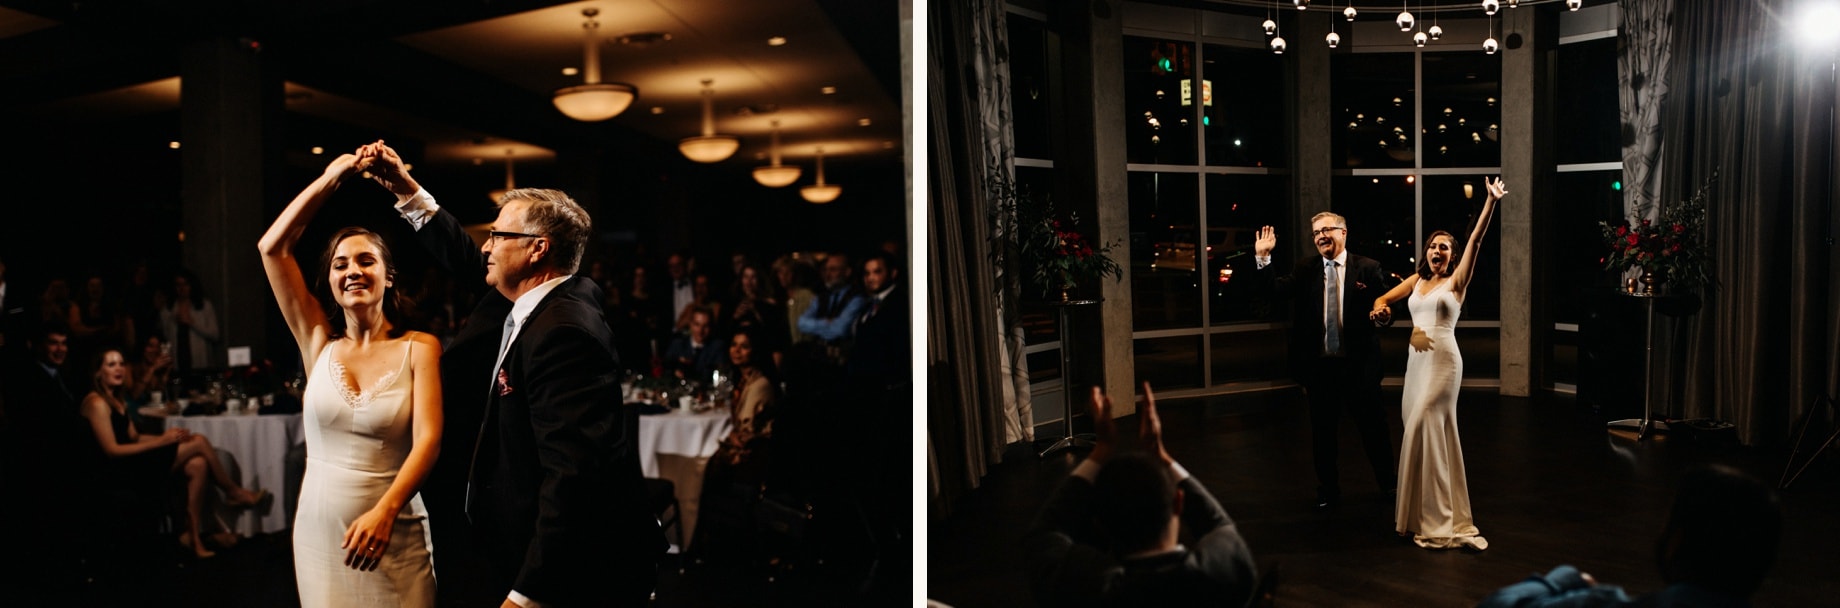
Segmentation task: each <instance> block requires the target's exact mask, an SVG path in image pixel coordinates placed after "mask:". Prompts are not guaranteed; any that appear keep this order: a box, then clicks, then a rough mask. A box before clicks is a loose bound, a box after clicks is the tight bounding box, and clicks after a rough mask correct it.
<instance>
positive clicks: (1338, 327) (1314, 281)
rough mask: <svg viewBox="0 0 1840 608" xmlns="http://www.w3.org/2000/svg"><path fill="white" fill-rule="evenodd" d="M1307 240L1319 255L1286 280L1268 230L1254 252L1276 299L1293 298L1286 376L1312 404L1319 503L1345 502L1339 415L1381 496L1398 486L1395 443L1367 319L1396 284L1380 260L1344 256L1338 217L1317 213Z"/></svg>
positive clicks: (1344, 223) (1376, 343)
mask: <svg viewBox="0 0 1840 608" xmlns="http://www.w3.org/2000/svg"><path fill="white" fill-rule="evenodd" d="M1310 235H1311V237H1313V239H1314V244H1315V245H1316V253H1317V254H1318V255H1313V256H1308V257H1306V258H1304V259H1302V260H1298V261H1297V264H1296V265H1295V266H1293V267H1292V268H1291V272H1290V273H1289V274H1287V275H1284V276H1277V277H1273V276H1271V275H1272V274H1274V271H1273V270H1272V267H1271V252H1272V249H1275V248H1276V247H1277V245H1278V235H1277V232H1276V231H1275V230H1273V229H1272V227H1271V226H1265V227H1263V228H1260V229H1259V231H1258V235H1257V239H1256V240H1255V241H1254V243H1253V254H1254V255H1255V256H1256V260H1257V262H1258V267H1259V272H1260V273H1261V274H1263V275H1265V276H1266V277H1267V279H1268V280H1270V281H1271V282H1272V283H1273V284H1274V285H1275V287H1276V293H1277V295H1278V297H1279V298H1280V299H1283V298H1288V299H1290V301H1291V335H1290V363H1291V375H1292V376H1293V377H1294V378H1295V379H1296V380H1297V383H1298V384H1301V385H1303V390H1304V393H1305V395H1306V396H1307V397H1308V398H1309V401H1310V427H1311V443H1312V449H1313V451H1314V452H1315V460H1316V481H1317V487H1316V506H1317V507H1319V508H1328V507H1333V506H1335V505H1336V504H1338V503H1339V502H1340V501H1341V497H1342V490H1341V484H1340V483H1339V475H1338V473H1337V467H1336V458H1337V453H1338V451H1339V450H1338V449H1337V447H1338V446H1337V439H1338V437H1337V436H1338V434H1339V433H1338V431H1339V430H1340V423H1341V415H1342V413H1343V412H1347V414H1348V416H1349V417H1350V418H1353V419H1354V424H1355V429H1356V430H1358V431H1360V434H1361V443H1362V445H1363V447H1365V448H1366V451H1367V461H1368V464H1370V465H1372V466H1373V469H1374V480H1375V481H1376V482H1378V483H1379V485H1380V488H1381V491H1383V492H1387V493H1391V492H1393V491H1394V485H1395V484H1396V483H1397V478H1398V463H1397V462H1395V461H1394V459H1393V442H1392V439H1390V438H1389V437H1388V436H1387V430H1386V422H1385V421H1384V419H1382V418H1381V417H1380V416H1381V409H1380V408H1381V406H1380V376H1381V367H1380V336H1379V333H1378V332H1376V331H1375V329H1374V323H1373V321H1370V320H1368V318H1367V313H1368V311H1369V310H1371V309H1372V308H1373V301H1374V300H1375V299H1376V298H1379V297H1380V296H1381V295H1382V294H1385V293H1386V291H1387V290H1388V289H1391V288H1392V287H1393V285H1394V284H1395V283H1396V282H1397V281H1395V280H1393V278H1392V277H1390V276H1388V275H1387V274H1386V272H1385V271H1383V270H1381V268H1380V263H1379V262H1376V261H1374V260H1372V259H1370V258H1366V257H1362V256H1358V255H1355V254H1352V253H1349V252H1348V220H1346V219H1344V218H1343V217H1342V216H1340V215H1336V214H1334V213H1330V212H1327V211H1324V212H1322V213H1318V214H1316V216H1315V217H1313V218H1311V219H1310Z"/></svg>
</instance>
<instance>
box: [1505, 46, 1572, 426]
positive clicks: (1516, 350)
mask: <svg viewBox="0 0 1840 608" xmlns="http://www.w3.org/2000/svg"><path fill="white" fill-rule="evenodd" d="M1502 14H1504V15H1505V16H1504V17H1502V28H1501V32H1502V38H1501V40H1502V45H1501V47H1502V60H1501V98H1502V104H1501V142H1502V145H1501V179H1502V181H1504V182H1506V183H1507V185H1508V192H1509V194H1508V198H1507V200H1505V201H1504V202H1503V203H1502V204H1501V205H1499V206H1498V207H1496V212H1495V215H1496V218H1497V220H1496V221H1497V225H1498V226H1499V228H1498V229H1497V233H1498V234H1500V235H1501V236H1500V237H1499V238H1500V239H1501V279H1502V280H1501V394H1503V395H1508V396H1515V397H1526V396H1530V395H1532V393H1533V391H1534V390H1536V389H1537V388H1539V387H1540V386H1541V385H1542V384H1544V382H1545V375H1546V374H1545V368H1546V362H1547V359H1548V351H1549V344H1550V342H1551V339H1550V336H1551V334H1552V331H1553V328H1552V316H1551V313H1550V311H1549V307H1548V306H1547V305H1546V298H1545V297H1544V295H1543V294H1546V293H1549V291H1548V290H1547V289H1546V286H1547V285H1548V284H1549V283H1550V281H1549V280H1548V278H1547V276H1546V272H1545V269H1546V266H1547V264H1546V257H1547V256H1548V255H1549V254H1548V252H1546V251H1545V250H1544V249H1542V248H1541V247H1540V246H1539V245H1538V243H1540V242H1541V241H1542V239H1541V238H1539V237H1540V235H1542V234H1543V233H1545V232H1546V231H1547V227H1548V226H1549V224H1550V221H1549V218H1548V215H1549V214H1548V213H1547V212H1545V211H1544V210H1543V206H1542V205H1540V204H1539V203H1540V201H1541V200H1544V199H1546V198H1549V197H1551V196H1552V194H1551V193H1552V192H1553V191H1554V189H1553V187H1552V186H1551V184H1552V181H1553V180H1552V176H1553V173H1552V167H1553V162H1552V153H1551V144H1549V143H1547V142H1549V141H1550V139H1551V138H1552V137H1554V136H1562V135H1561V134H1557V133H1553V132H1552V121H1551V119H1550V115H1551V110H1550V108H1551V107H1552V103H1551V102H1552V100H1551V99H1550V98H1551V96H1552V92H1551V91H1552V89H1551V82H1552V79H1551V77H1550V75H1549V68H1548V65H1549V61H1550V56H1551V54H1552V52H1553V49H1555V48H1557V46H1558V37H1557V36H1558V30H1559V28H1558V20H1557V17H1556V16H1555V15H1554V14H1553V13H1552V12H1551V11H1530V10H1518V11H1502ZM1545 242H1551V240H1550V239H1546V240H1545Z"/></svg>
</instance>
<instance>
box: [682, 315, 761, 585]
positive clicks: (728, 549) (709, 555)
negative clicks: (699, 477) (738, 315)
mask: <svg viewBox="0 0 1840 608" xmlns="http://www.w3.org/2000/svg"><path fill="white" fill-rule="evenodd" d="M757 333H758V332H756V331H754V330H751V329H743V330H739V331H736V332H735V333H734V334H733V336H732V337H731V341H730V342H729V344H728V364H727V366H726V367H727V368H728V370H729V371H730V373H733V374H734V377H735V389H734V390H735V394H734V396H733V399H732V400H731V401H730V403H733V404H734V408H733V410H732V411H731V412H730V414H729V416H730V421H731V422H732V423H733V426H731V427H730V429H729V432H728V435H727V436H724V437H723V438H722V445H721V447H720V448H717V449H716V453H715V455H713V456H710V457H709V465H708V468H707V469H706V470H705V471H704V472H703V494H702V497H701V498H700V499H699V500H700V502H701V506H700V508H699V513H700V515H699V516H698V521H697V526H696V538H695V539H693V540H692V541H691V543H690V546H691V547H694V548H695V549H696V556H697V559H698V560H701V561H725V560H731V559H741V560H743V561H745V560H746V559H747V556H748V555H749V553H748V552H749V550H750V549H751V547H752V542H753V541H752V538H753V536H752V535H753V531H754V526H753V525H752V523H753V521H754V520H753V516H752V513H753V506H754V503H755V501H756V500H757V498H758V497H759V496H760V492H761V484H762V483H764V482H765V481H766V470H767V457H768V453H769V445H770V442H771V439H772V438H773V418H774V416H775V414H777V412H776V411H775V410H776V409H777V405H776V404H777V403H778V401H779V389H778V388H777V387H776V386H775V384H776V382H777V381H778V379H777V378H776V377H775V373H774V367H773V360H772V359H771V358H768V357H763V356H760V355H761V352H760V351H758V350H756V349H755V344H757V342H756V341H755V336H756V334H757ZM754 565H762V564H754Z"/></svg>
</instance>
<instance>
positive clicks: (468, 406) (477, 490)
mask: <svg viewBox="0 0 1840 608" xmlns="http://www.w3.org/2000/svg"><path fill="white" fill-rule="evenodd" d="M416 236H417V238H418V239H419V240H420V241H421V242H422V244H423V245H424V246H425V247H427V248H428V250H429V251H430V252H431V253H433V254H434V256H435V258H436V259H438V260H441V261H442V262H443V263H444V264H446V265H448V268H449V270H450V271H453V272H454V273H455V275H456V276H483V273H484V268H485V260H484V256H483V254H482V253H481V252H480V250H479V248H478V247H477V246H476V245H475V244H474V242H473V240H472V238H471V237H469V236H467V234H466V232H465V229H464V228H463V227H462V226H461V224H460V222H459V220H457V219H456V218H455V217H454V216H453V215H452V214H450V213H448V212H447V211H445V210H442V211H440V212H439V213H437V214H435V216H434V217H433V218H432V219H431V220H430V221H429V222H428V224H427V225H425V226H423V227H422V228H421V229H420V230H417V231H416ZM463 273H464V274H463ZM600 295H601V294H600V289H599V288H598V287H597V286H595V285H594V283H593V281H590V280H588V279H586V278H583V277H570V278H568V279H567V280H565V281H563V282H562V283H561V284H559V285H557V286H556V287H555V289H554V290H553V291H551V292H550V293H549V294H548V295H547V296H545V297H544V298H543V300H542V301H541V302H540V303H539V304H537V307H536V308H535V309H534V310H532V311H531V313H530V316H529V317H527V318H526V319H525V320H524V322H523V324H522V327H521V328H520V329H519V330H518V334H517V337H516V339H514V340H513V341H512V344H511V345H510V346H509V350H508V351H507V352H506V354H505V359H504V364H503V365H502V366H501V367H499V368H497V369H494V368H493V366H492V364H493V362H494V360H496V359H497V355H498V346H499V341H500V339H501V335H502V328H503V327H504V323H505V317H506V316H507V315H509V314H510V312H511V308H512V304H513V303H512V302H511V301H510V300H509V299H507V298H505V297H504V295H502V294H500V293H498V292H497V291H496V290H490V289H488V290H486V291H485V292H484V293H483V294H481V298H480V300H479V304H478V306H477V307H476V308H475V309H474V310H473V312H472V315H471V317H470V318H469V319H468V321H467V324H466V327H465V328H464V329H463V330H462V331H461V332H460V334H459V335H458V336H456V337H455V338H454V341H453V343H452V344H451V345H449V347H448V349H447V350H446V352H445V353H444V354H443V355H442V360H441V373H442V384H443V396H444V398H445V401H446V404H447V409H448V411H449V412H450V413H449V415H448V420H449V421H450V423H449V425H448V428H449V429H450V431H449V432H448V433H446V436H447V437H450V438H453V437H454V436H455V435H466V436H467V437H465V438H464V439H466V440H471V439H472V438H473V437H477V445H476V447H475V446H472V445H467V446H466V448H471V449H456V450H451V451H450V450H448V449H444V450H443V452H444V454H445V455H446V458H443V459H442V461H443V462H450V463H457V464H459V465H460V466H462V467H468V463H469V459H470V467H468V471H467V472H466V473H465V480H466V481H465V483H466V490H465V492H466V496H465V499H464V500H465V508H466V515H467V519H468V520H470V522H471V524H472V526H473V529H474V532H475V534H476V537H477V538H476V540H477V542H479V543H480V545H481V547H480V548H481V550H483V551H484V552H485V553H487V557H488V559H489V560H490V561H491V562H492V567H493V569H494V571H495V573H496V574H497V575H498V576H499V578H500V580H498V581H496V583H497V584H498V585H500V586H501V587H500V589H499V593H501V594H502V593H504V592H506V591H510V590H516V591H518V592H519V593H522V594H524V595H525V596H528V597H530V598H531V599H534V600H536V601H538V602H542V603H543V604H544V605H545V606H563V607H567V606H577V605H596V606H599V605H643V604H645V603H646V601H647V597H648V596H649V594H650V592H651V590H652V589H653V587H654V586H655V585H656V582H657V571H656V568H655V566H656V564H657V561H658V559H659V557H660V556H662V555H663V553H664V551H665V549H666V547H667V546H668V545H667V544H666V542H665V538H664V531H663V530H662V529H660V528H659V527H658V521H657V519H656V518H655V517H653V515H652V514H651V512H650V509H649V508H648V507H647V505H646V502H645V487H644V478H643V477H642V476H641V474H640V472H639V460H638V434H637V428H636V426H637V420H636V419H635V418H633V417H631V416H629V414H632V413H633V412H632V410H630V409H628V408H624V407H621V403H620V367H619V362H618V356H617V355H616V354H615V353H614V349H613V336H612V332H611V331H610V330H609V329H608V326H607V322H606V320H605V319H604V318H603V316H602V313H601V306H600V302H601V298H600ZM488 385H489V388H488ZM481 413H483V416H482V415H481ZM462 421H478V423H479V426H477V427H474V428H476V429H477V430H476V431H475V430H474V428H468V427H464V426H460V424H456V423H461V422H462ZM455 439H456V440H458V439H461V438H455ZM444 443H447V444H448V445H449V446H450V447H459V446H456V445H454V444H455V443H459V442H458V441H456V442H444ZM458 475H459V473H458V472H457V471H456V470H455V469H453V468H451V467H450V468H448V469H447V471H446V474H445V475H444V476H442V477H443V478H444V479H445V480H446V481H447V482H448V483H449V484H450V486H449V488H448V490H449V491H450V492H451V491H452V489H453V488H452V487H451V484H452V483H453V482H454V481H455V477H456V476H458ZM447 498H448V500H449V501H452V500H453V499H454V498H456V497H454V496H452V495H451V494H449V495H448V496H447ZM449 505H450V508H451V506H452V504H451V502H450V503H449ZM431 508H432V507H431ZM441 525H442V524H441V523H440V522H435V523H434V527H435V529H437V530H439V529H440V527H441ZM437 546H439V545H437ZM437 551H439V549H437ZM442 562H443V559H440V558H437V559H436V560H435V563H436V564H437V565H440V564H442ZM499 598H500V599H502V598H503V596H502V595H500V596H499Z"/></svg>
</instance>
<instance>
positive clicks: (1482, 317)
mask: <svg viewBox="0 0 1840 608" xmlns="http://www.w3.org/2000/svg"><path fill="white" fill-rule="evenodd" d="M1487 177H1494V174H1490V175H1488V176H1487ZM1484 178H1485V176H1483V175H1476V176H1473V177H1472V176H1460V175H1428V176H1425V183H1424V186H1425V191H1424V201H1425V207H1424V208H1425V234H1430V233H1431V232H1432V231H1434V230H1443V231H1445V232H1449V233H1451V234H1453V235H1456V237H1457V245H1458V246H1459V247H1465V248H1467V247H1468V246H1469V243H1468V241H1469V235H1470V231H1471V230H1474V229H1475V227H1476V216H1477V215H1478V214H1480V213H1482V201H1484V200H1487V198H1488V196H1489V191H1488V188H1487V187H1486V186H1484V185H1483V179H1484ZM1465 184H1468V185H1469V186H1470V189H1469V190H1468V191H1467V192H1466V191H1465V190H1464V189H1463V186H1464V185H1465ZM1514 204H1523V205H1524V204H1527V198H1526V197H1525V196H1521V197H1516V196H1515V195H1514V194H1512V193H1510V194H1509V195H1508V200H1507V201H1506V202H1504V203H1500V204H1497V205H1496V208H1495V219H1494V220H1493V221H1492V222H1491V224H1490V226H1489V228H1488V234H1486V235H1484V236H1483V237H1482V246H1481V249H1478V250H1477V252H1476V253H1477V257H1476V267H1475V271H1474V274H1473V275H1472V278H1471V279H1470V283H1469V292H1468V293H1467V294H1465V295H1464V296H1463V316H1462V320H1464V321H1495V320H1499V319H1501V281H1502V276H1501V255H1500V252H1501V245H1500V243H1501V209H1502V206H1503V205H1514ZM1424 236H1425V235H1422V234H1421V235H1419V239H1418V240H1419V242H1421V243H1422V242H1424ZM1422 247H1423V246H1422V245H1421V246H1420V249H1421V250H1419V251H1415V252H1414V255H1415V256H1418V257H1423V256H1424V253H1425V252H1424V251H1422ZM1457 253H1458V254H1459V255H1461V251H1459V252H1457ZM1458 259H1461V258H1458ZM1416 267H1417V266H1416V265H1414V268H1416ZM1509 280H1514V281H1529V280H1532V277H1530V276H1527V275H1526V269H1524V268H1523V269H1521V276H1515V277H1509Z"/></svg>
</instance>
